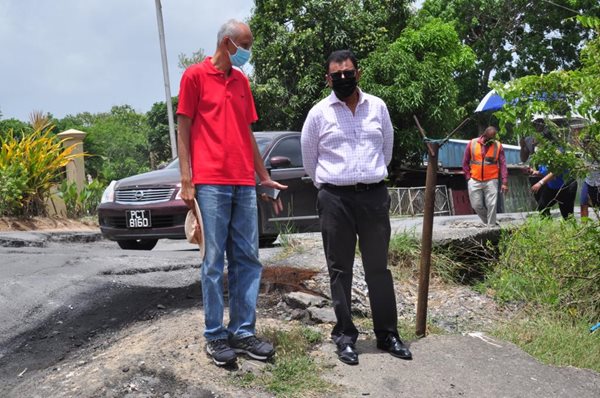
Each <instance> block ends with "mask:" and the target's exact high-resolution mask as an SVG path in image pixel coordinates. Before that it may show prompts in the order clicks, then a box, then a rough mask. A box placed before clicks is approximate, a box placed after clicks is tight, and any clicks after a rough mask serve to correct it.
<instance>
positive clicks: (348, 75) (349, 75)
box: [329, 69, 356, 80]
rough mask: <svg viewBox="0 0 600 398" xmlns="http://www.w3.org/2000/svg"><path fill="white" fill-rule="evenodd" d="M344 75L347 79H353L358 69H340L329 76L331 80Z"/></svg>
mask: <svg viewBox="0 0 600 398" xmlns="http://www.w3.org/2000/svg"><path fill="white" fill-rule="evenodd" d="M342 76H343V77H345V78H346V79H352V78H353V77H356V69H348V70H340V71H337V72H333V73H329V77H330V78H331V80H340V79H341V78H342Z"/></svg>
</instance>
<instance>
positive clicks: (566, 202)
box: [538, 180, 577, 220]
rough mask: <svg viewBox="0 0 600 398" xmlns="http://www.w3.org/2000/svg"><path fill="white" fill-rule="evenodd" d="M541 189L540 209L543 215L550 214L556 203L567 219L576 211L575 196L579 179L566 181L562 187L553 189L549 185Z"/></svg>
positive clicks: (547, 215)
mask: <svg viewBox="0 0 600 398" xmlns="http://www.w3.org/2000/svg"><path fill="white" fill-rule="evenodd" d="M542 188H543V189H541V190H540V191H541V194H540V200H539V201H538V211H539V212H541V214H542V215H543V216H546V217H549V216H550V209H551V208H552V206H554V205H555V204H556V203H558V208H559V209H560V214H561V215H562V217H563V218H564V219H565V220H566V219H567V218H569V216H570V215H573V213H574V212H575V196H577V181H576V180H571V181H569V182H566V183H565V184H564V185H563V186H562V187H561V188H560V189H552V188H550V187H549V186H547V185H546V186H543V187H542Z"/></svg>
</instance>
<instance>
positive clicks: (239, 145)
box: [177, 57, 258, 185]
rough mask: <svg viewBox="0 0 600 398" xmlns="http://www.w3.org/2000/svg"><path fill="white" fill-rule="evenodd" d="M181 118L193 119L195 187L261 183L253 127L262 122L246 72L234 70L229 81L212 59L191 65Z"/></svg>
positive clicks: (182, 87)
mask: <svg viewBox="0 0 600 398" xmlns="http://www.w3.org/2000/svg"><path fill="white" fill-rule="evenodd" d="M177 114H178V115H184V116H187V117H189V118H190V119H192V130H191V132H190V156H191V162H192V183H193V184H213V185H254V184H255V180H254V156H253V152H252V141H251V137H250V134H252V133H251V132H250V129H249V126H250V124H252V123H254V122H255V121H256V120H257V119H258V117H257V115H256V109H255V107H254V98H252V93H251V92H250V83H249V82H248V79H247V78H246V76H245V75H244V74H243V73H242V72H240V71H239V70H237V69H235V68H233V69H232V70H231V74H230V75H229V77H228V78H226V77H225V72H222V71H220V70H218V69H217V68H215V66H214V65H213V64H212V62H211V57H206V58H205V59H204V61H203V62H201V63H199V64H196V65H193V66H190V67H189V68H188V69H186V71H185V72H184V73H183V76H182V78H181V84H180V86H179V105H178V107H177Z"/></svg>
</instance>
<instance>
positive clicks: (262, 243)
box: [258, 235, 277, 248]
mask: <svg viewBox="0 0 600 398" xmlns="http://www.w3.org/2000/svg"><path fill="white" fill-rule="evenodd" d="M276 240H277V235H267V236H260V237H259V238H258V247H261V248H262V247H271V246H272V245H273V242H275V241H276Z"/></svg>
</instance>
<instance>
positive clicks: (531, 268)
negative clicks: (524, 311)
mask: <svg viewBox="0 0 600 398" xmlns="http://www.w3.org/2000/svg"><path fill="white" fill-rule="evenodd" d="M499 252H500V258H499V260H498V263H497V265H496V266H495V267H494V269H493V270H491V271H490V272H489V274H488V275H486V285H487V286H488V287H489V288H490V289H491V290H492V291H494V292H495V296H496V298H497V299H499V300H500V301H522V302H526V303H532V304H537V305H541V306H544V307H546V308H550V309H553V310H555V311H558V312H564V313H569V314H572V315H574V316H577V317H580V318H581V319H587V320H588V321H590V322H591V321H594V320H596V322H597V321H598V319H596V318H597V317H598V314H600V267H599V266H598V259H599V258H600V224H599V223H598V222H587V223H577V222H576V221H575V220H573V219H569V220H567V221H562V220H553V219H546V218H540V217H532V218H530V219H528V220H527V221H526V222H525V223H524V224H523V225H522V226H521V227H519V228H518V229H516V230H515V231H513V232H512V233H511V234H506V235H505V236H503V238H502V240H501V242H500V245H499Z"/></svg>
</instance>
